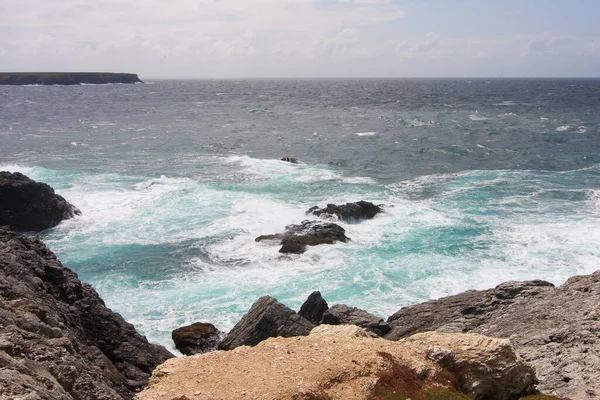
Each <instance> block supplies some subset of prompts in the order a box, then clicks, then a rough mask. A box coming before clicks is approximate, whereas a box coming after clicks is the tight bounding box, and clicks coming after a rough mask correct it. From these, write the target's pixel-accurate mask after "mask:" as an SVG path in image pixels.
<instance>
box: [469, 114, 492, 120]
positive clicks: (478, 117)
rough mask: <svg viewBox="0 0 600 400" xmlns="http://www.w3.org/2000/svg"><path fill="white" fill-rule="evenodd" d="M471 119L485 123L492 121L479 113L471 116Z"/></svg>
mask: <svg viewBox="0 0 600 400" xmlns="http://www.w3.org/2000/svg"><path fill="white" fill-rule="evenodd" d="M469 119H470V120H471V121H485V120H488V119H490V118H489V117H484V116H483V115H479V114H478V113H475V114H471V115H469Z"/></svg>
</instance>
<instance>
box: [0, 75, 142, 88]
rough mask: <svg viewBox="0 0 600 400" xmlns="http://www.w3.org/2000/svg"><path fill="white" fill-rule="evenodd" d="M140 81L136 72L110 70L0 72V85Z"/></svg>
mask: <svg viewBox="0 0 600 400" xmlns="http://www.w3.org/2000/svg"><path fill="white" fill-rule="evenodd" d="M137 82H142V80H140V78H138V76H137V74H122V73H110V72H0V85H80V84H82V83H86V84H104V83H137Z"/></svg>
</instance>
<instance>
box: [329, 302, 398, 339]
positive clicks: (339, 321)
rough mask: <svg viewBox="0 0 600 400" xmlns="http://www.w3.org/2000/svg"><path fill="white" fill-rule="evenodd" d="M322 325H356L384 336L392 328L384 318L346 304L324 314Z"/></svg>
mask: <svg viewBox="0 0 600 400" xmlns="http://www.w3.org/2000/svg"><path fill="white" fill-rule="evenodd" d="M321 323H322V324H328V325H356V326H360V327H361V328H364V329H366V330H367V331H369V332H373V333H374V334H376V335H377V336H383V335H385V334H386V333H388V332H389V331H390V326H389V324H388V323H387V322H385V320H384V319H383V318H379V317H378V316H376V315H373V314H371V313H368V312H366V311H364V310H361V309H359V308H356V307H348V306H347V305H345V304H335V305H333V306H331V307H330V308H329V310H327V311H325V313H323V319H322V320H321Z"/></svg>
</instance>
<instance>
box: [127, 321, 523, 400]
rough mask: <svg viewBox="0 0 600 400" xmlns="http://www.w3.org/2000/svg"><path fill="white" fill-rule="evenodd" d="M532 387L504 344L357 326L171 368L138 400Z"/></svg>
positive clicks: (330, 399) (497, 392)
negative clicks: (379, 334)
mask: <svg viewBox="0 0 600 400" xmlns="http://www.w3.org/2000/svg"><path fill="white" fill-rule="evenodd" d="M534 382H535V377H534V374H533V371H532V369H531V368H530V367H529V366H527V365H525V364H524V363H523V362H522V361H521V360H520V359H518V357H517V356H515V354H514V353H513V352H512V350H511V348H510V346H509V344H508V341H506V340H502V339H492V338H488V337H485V336H482V335H476V334H444V333H433V332H432V333H423V334H418V335H415V336H413V337H411V338H407V339H403V340H400V341H397V342H392V341H388V340H384V339H380V338H372V337H371V336H369V335H368V334H367V332H366V331H365V330H363V329H362V328H359V327H356V326H349V325H340V326H331V325H321V326H319V327H316V328H315V329H313V331H312V332H311V334H310V335H309V336H302V337H292V338H282V337H277V338H270V339H267V340H265V341H263V342H261V343H259V344H258V345H256V346H255V347H247V346H242V347H238V348H236V349H235V350H232V351H217V352H213V353H208V354H203V355H197V356H192V357H185V358H178V359H171V360H168V361H167V362H165V363H164V364H162V365H160V366H159V367H158V368H157V369H156V370H155V371H154V373H153V375H152V377H151V379H150V382H149V384H148V386H147V387H146V389H144V391H142V392H141V393H139V394H138V395H136V397H135V398H136V399H137V400H159V399H160V400H185V399H188V400H196V399H211V400H217V399H227V400H234V399H273V400H274V399H312V400H317V399H319V400H335V399H344V400H358V399H390V398H394V399H395V398H411V399H413V400H414V399H420V398H423V399H425V398H431V397H432V396H434V395H435V396H440V397H438V398H445V399H467V398H468V397H467V396H466V395H465V394H467V395H470V396H472V398H474V399H483V398H486V399H493V400H494V399H509V398H512V397H514V396H515V395H519V394H521V393H524V392H527V391H528V390H529V389H531V387H532V385H533V384H534ZM456 388H459V389H460V390H461V391H462V392H460V391H459V390H457V389H456ZM392 396H393V397H392ZM402 396H403V397H402Z"/></svg>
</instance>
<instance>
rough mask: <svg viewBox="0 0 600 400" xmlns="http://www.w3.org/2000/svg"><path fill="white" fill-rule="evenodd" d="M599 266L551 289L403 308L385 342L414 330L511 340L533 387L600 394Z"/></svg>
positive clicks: (512, 289)
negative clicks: (531, 375)
mask: <svg viewBox="0 0 600 400" xmlns="http://www.w3.org/2000/svg"><path fill="white" fill-rule="evenodd" d="M598 304H600V271H596V272H595V273H594V274H592V275H587V276H576V277H573V278H571V279H569V280H568V281H567V282H566V283H565V284H564V285H562V286H560V287H558V288H555V287H554V286H553V285H552V284H551V283H549V282H545V281H529V282H514V281H512V282H506V283H503V284H501V285H499V286H497V287H496V288H494V289H489V290H483V291H474V290H472V291H467V292H464V293H461V294H458V295H455V296H449V297H444V298H441V299H439V300H433V301H428V302H426V303H422V304H417V305H414V306H409V307H405V308H402V309H401V310H399V311H398V312H396V313H395V314H394V315H392V316H391V317H390V318H389V319H388V322H389V323H390V325H391V327H392V330H391V331H390V332H389V333H388V334H387V335H386V336H385V337H386V339H391V340H397V339H400V338H402V337H406V336H410V335H412V334H413V333H417V332H425V331H432V330H437V331H440V332H473V333H481V334H484V335H487V336H492V337H498V338H510V341H511V344H512V346H513V348H514V349H515V352H516V353H517V354H519V355H520V356H521V357H522V358H523V359H524V360H525V361H526V362H527V363H529V364H530V365H531V366H533V367H534V368H535V370H536V374H537V377H538V378H539V381H540V384H539V386H538V389H539V390H540V391H541V392H543V393H547V394H552V395H555V396H559V397H568V398H578V399H590V400H591V399H595V398H597V396H598V395H600V379H598V371H600V339H599V338H600V309H599V308H598Z"/></svg>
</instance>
